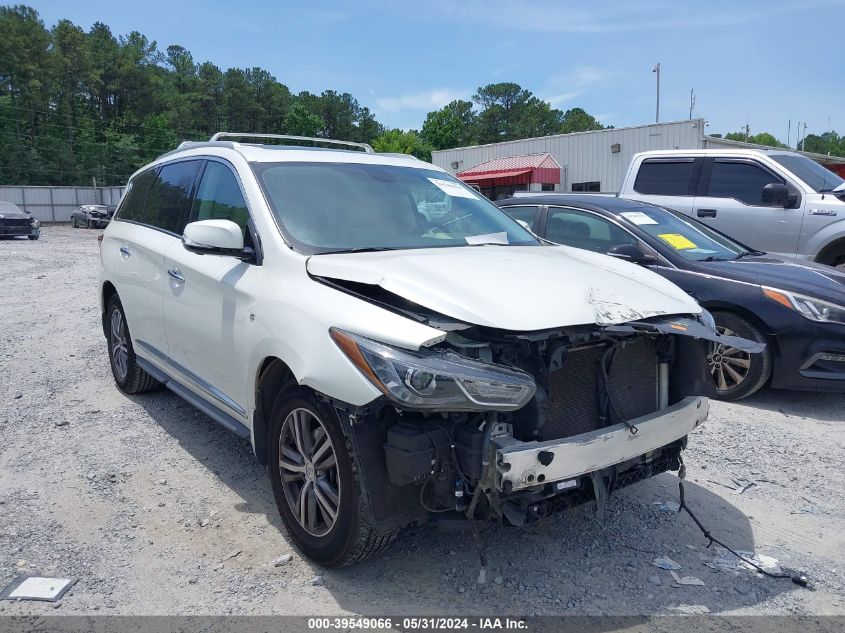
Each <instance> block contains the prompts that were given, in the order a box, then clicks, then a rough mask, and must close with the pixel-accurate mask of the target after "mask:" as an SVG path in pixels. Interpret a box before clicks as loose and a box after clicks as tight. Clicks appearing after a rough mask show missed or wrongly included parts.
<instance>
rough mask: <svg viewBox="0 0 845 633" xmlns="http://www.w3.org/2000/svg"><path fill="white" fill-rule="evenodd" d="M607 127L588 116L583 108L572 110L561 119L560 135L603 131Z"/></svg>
mask: <svg viewBox="0 0 845 633" xmlns="http://www.w3.org/2000/svg"><path fill="white" fill-rule="evenodd" d="M603 129H605V126H603V125H602V124H601V123H599V122H598V121H597V120H596V118H595V117H594V116H593V115H591V114H587V112H586V111H584V110H583V109H582V108H572V109H571V110H567V111H566V112H564V113H563V116H562V117H561V119H560V132H559V133H560V134H569V133H570V132H589V131H591V130H603Z"/></svg>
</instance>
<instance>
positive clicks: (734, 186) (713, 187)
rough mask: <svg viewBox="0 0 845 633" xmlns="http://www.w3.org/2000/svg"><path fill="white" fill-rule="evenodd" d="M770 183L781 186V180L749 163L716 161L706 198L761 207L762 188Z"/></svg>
mask: <svg viewBox="0 0 845 633" xmlns="http://www.w3.org/2000/svg"><path fill="white" fill-rule="evenodd" d="M770 183H780V184H783V179H782V178H780V177H778V176H775V174H773V173H772V172H770V171H769V170H768V169H764V168H763V167H762V166H761V165H758V164H756V163H754V162H751V161H730V160H722V159H716V161H715V162H714V163H713V169H712V171H711V172H710V185H709V187H708V188H707V196H709V197H711V198H735V199H736V200H739V201H740V202H744V203H745V204H748V205H752V206H761V205H762V204H763V187H765V186H766V185H768V184H770Z"/></svg>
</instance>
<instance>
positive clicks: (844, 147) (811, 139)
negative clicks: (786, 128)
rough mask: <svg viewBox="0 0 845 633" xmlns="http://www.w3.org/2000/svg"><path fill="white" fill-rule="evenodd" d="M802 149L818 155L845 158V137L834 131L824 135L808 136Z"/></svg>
mask: <svg viewBox="0 0 845 633" xmlns="http://www.w3.org/2000/svg"><path fill="white" fill-rule="evenodd" d="M801 149H803V150H805V151H807V152H816V153H818V154H830V155H831V156H845V137H843V136H839V135H838V134H837V133H836V132H833V131H831V132H825V133H824V134H808V135H807V137H806V138H805V139H804V141H803V143H802V144H801Z"/></svg>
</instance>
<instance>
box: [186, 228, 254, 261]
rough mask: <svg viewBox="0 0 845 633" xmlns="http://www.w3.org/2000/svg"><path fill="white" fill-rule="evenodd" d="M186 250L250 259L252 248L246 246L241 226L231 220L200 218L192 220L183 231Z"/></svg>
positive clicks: (201, 253)
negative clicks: (196, 220)
mask: <svg viewBox="0 0 845 633" xmlns="http://www.w3.org/2000/svg"><path fill="white" fill-rule="evenodd" d="M182 245H183V246H184V247H185V250H189V251H191V252H192V253H198V254H200V255H228V256H230V257H237V258H239V259H250V258H251V257H252V256H253V252H252V249H251V248H245V247H244V236H243V233H242V232H241V227H239V226H238V225H237V224H235V223H234V222H232V221H231V220H200V221H199V222H191V223H190V224H188V225H187V226H186V227H185V230H184V231H183V233H182Z"/></svg>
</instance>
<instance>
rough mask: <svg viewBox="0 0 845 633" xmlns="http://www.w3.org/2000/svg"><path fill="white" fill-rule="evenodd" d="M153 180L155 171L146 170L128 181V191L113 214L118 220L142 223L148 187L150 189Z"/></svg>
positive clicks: (148, 191)
mask: <svg viewBox="0 0 845 633" xmlns="http://www.w3.org/2000/svg"><path fill="white" fill-rule="evenodd" d="M155 179H156V173H155V169H148V170H147V171H144V172H141V173H140V174H138V175H137V176H135V177H134V178H133V179H132V180H130V181H129V185H128V187H129V190H128V191H127V192H126V195H125V196H124V197H123V202H122V203H121V205H120V208H119V209H118V210H117V212H116V213H115V215H116V216H117V219H118V220H128V221H129V222H141V221H142V216H143V214H144V204H145V203H146V201H147V194H149V193H150V187H152V185H153V183H154V182H155Z"/></svg>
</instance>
